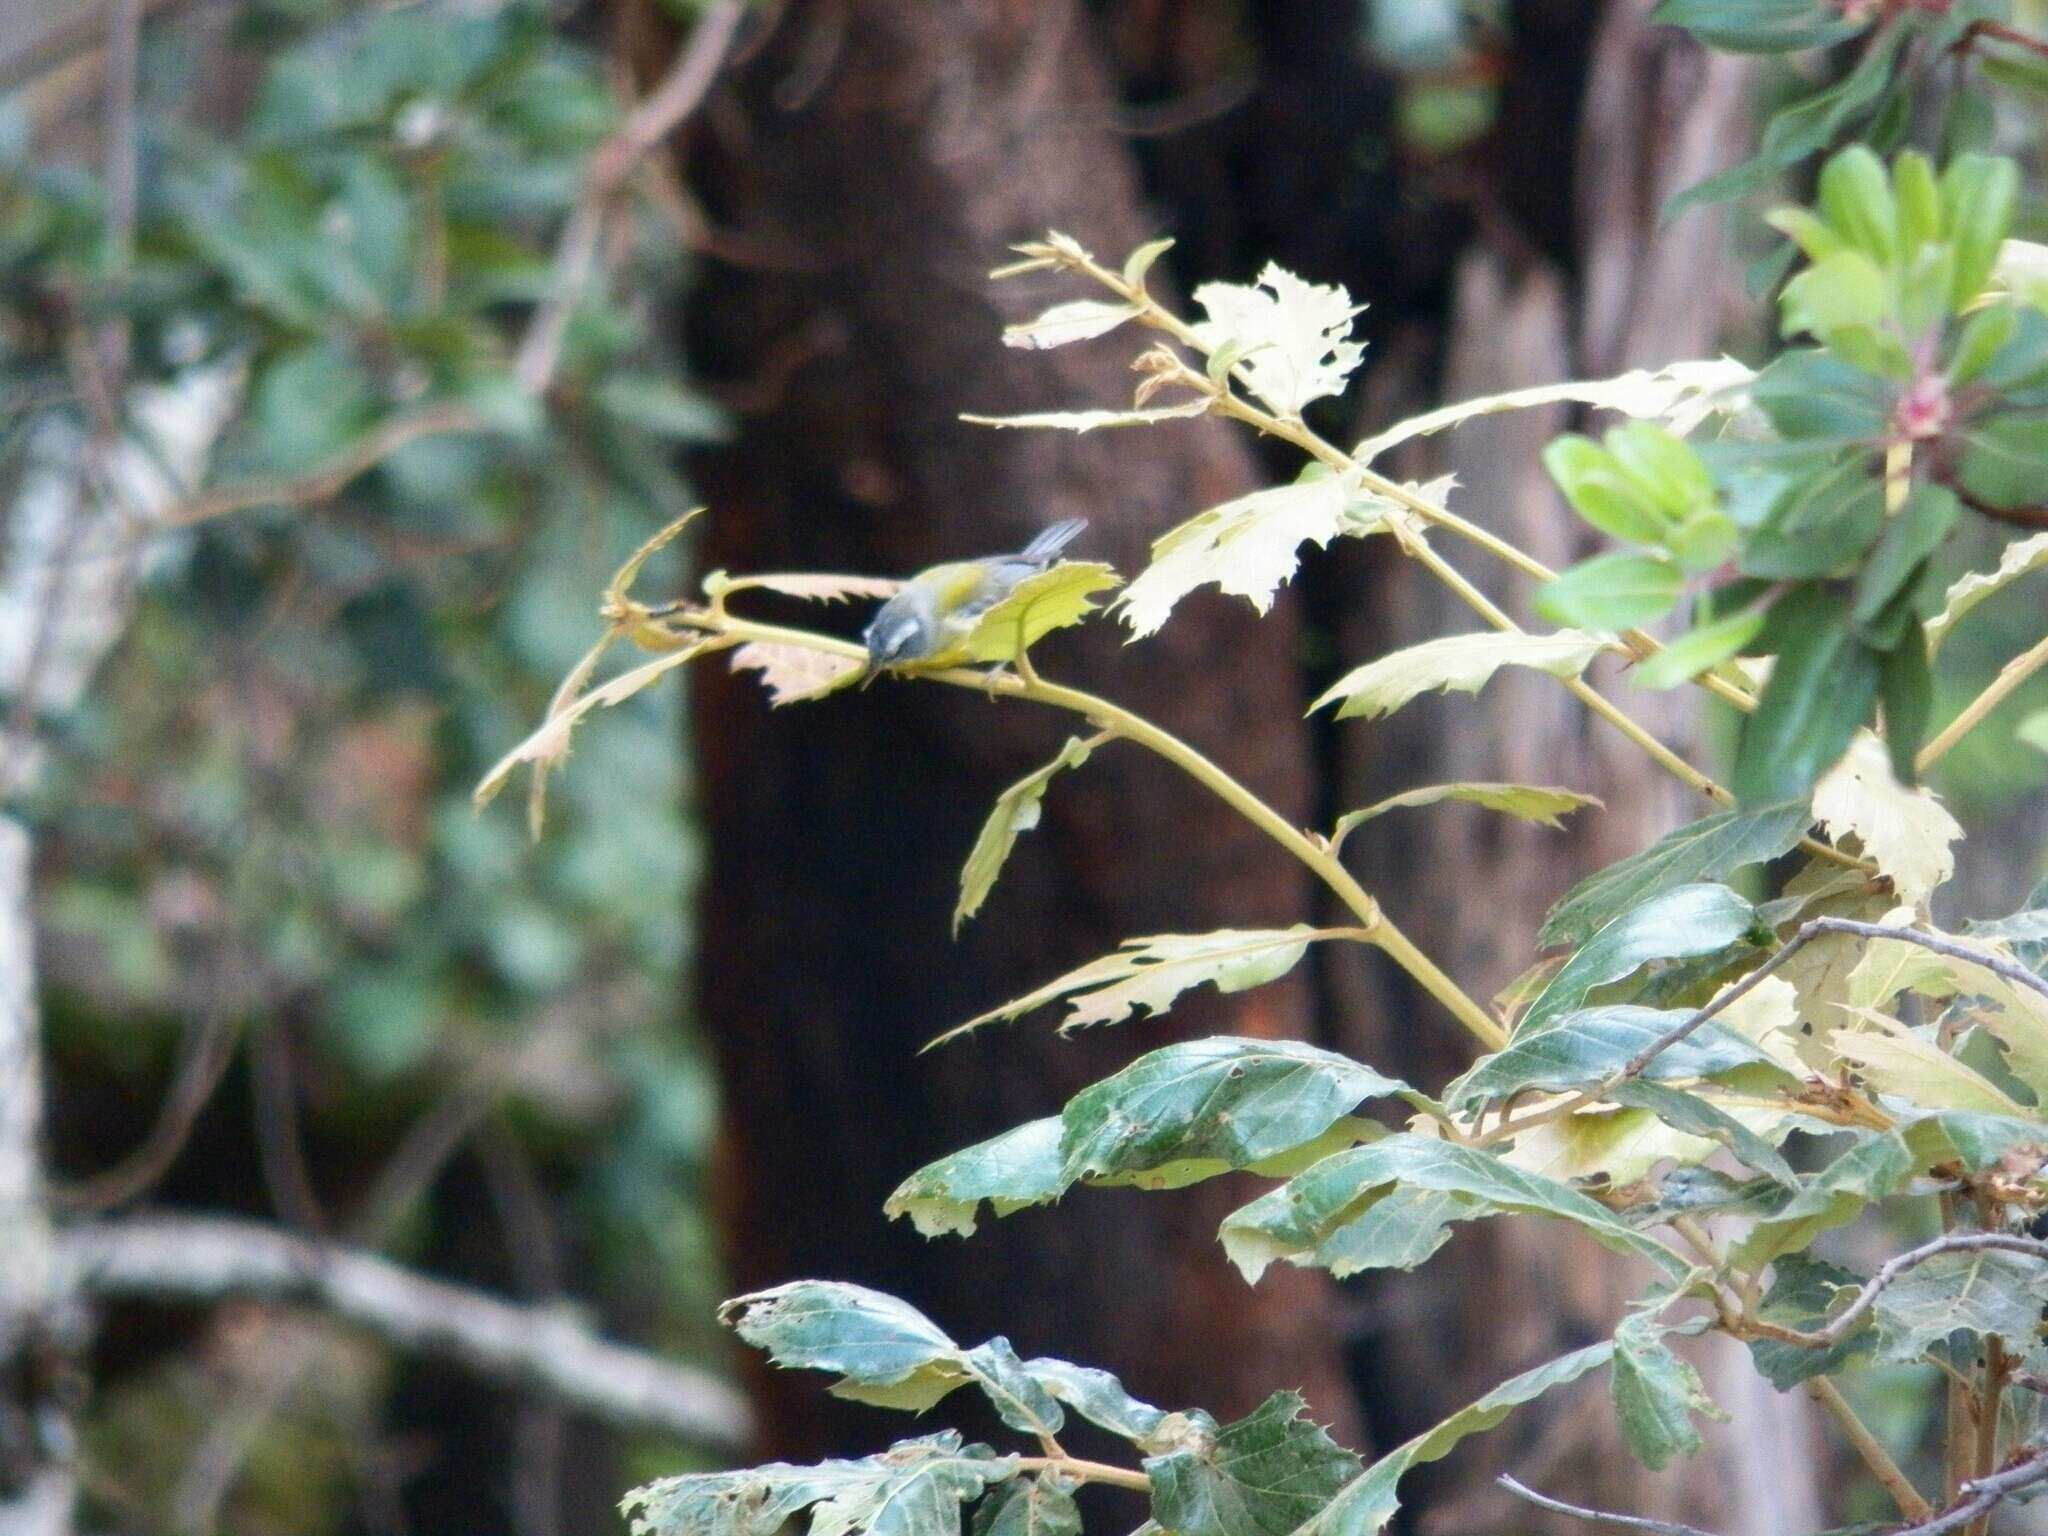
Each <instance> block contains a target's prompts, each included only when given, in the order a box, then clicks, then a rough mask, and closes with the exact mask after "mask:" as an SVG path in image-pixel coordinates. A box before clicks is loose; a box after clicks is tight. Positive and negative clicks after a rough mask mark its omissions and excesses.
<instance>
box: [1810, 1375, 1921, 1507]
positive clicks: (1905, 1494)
mask: <svg viewBox="0 0 2048 1536" xmlns="http://www.w3.org/2000/svg"><path fill="white" fill-rule="evenodd" d="M1806 1395H1807V1396H1808V1397H1810V1398H1812V1399H1813V1400H1814V1401H1815V1402H1816V1403H1819V1404H1820V1405H1821V1407H1823V1408H1825V1409H1826V1410H1827V1411H1828V1416H1829V1417H1830V1418H1832V1419H1833V1420H1834V1421H1835V1423H1836V1425H1837V1426H1838V1427H1839V1428H1840V1429H1841V1431H1842V1433H1843V1435H1844V1436H1845V1437H1847V1439H1848V1441H1849V1444H1850V1445H1852V1446H1854V1447H1855V1448H1856V1454H1857V1455H1858V1456H1861V1457H1862V1458H1863V1465H1864V1466H1866V1467H1868V1468H1869V1469H1870V1475H1871V1476H1872V1477H1874V1478H1876V1479H1877V1480H1878V1482H1880V1483H1882V1484H1883V1485H1884V1491H1885V1492H1886V1493H1888V1494H1890V1495H1891V1496H1892V1502H1893V1503H1894V1504H1896V1505H1898V1507H1899V1513H1900V1514H1902V1515H1904V1516H1905V1517H1906V1518H1907V1519H1908V1520H1925V1519H1927V1518H1929V1517H1930V1516H1931V1515H1933V1513H1934V1506H1933V1505H1932V1504H1929V1503H1928V1502H1927V1500H1926V1499H1925V1498H1923V1497H1922V1496H1921V1494H1920V1490H1919V1489H1918V1488H1915V1487H1914V1486H1913V1482H1912V1479H1910V1478H1909V1477H1907V1476H1906V1474H1905V1473H1904V1472H1902V1471H1900V1470H1899V1464H1898V1463H1897V1462H1896V1461H1894V1460H1892V1453H1891V1452H1890V1451H1888V1450H1886V1449H1885V1448H1884V1442H1882V1441H1881V1440H1879V1439H1878V1438H1877V1436H1875V1435H1873V1434H1872V1433H1871V1432H1870V1427H1869V1426H1868V1425H1867V1424H1865V1423H1864V1422H1863V1420H1862V1419H1860V1418H1858V1417H1857V1416H1856V1410H1855V1409H1854V1408H1852V1407H1850V1406H1849V1400H1848V1399H1847V1398H1846V1397H1844V1396H1842V1393H1841V1390H1840V1389H1839V1388H1838V1387H1836V1385H1835V1384H1834V1383H1833V1382H1832V1381H1829V1380H1828V1379H1827V1377H1825V1376H1812V1377H1809V1378H1807V1382H1806Z"/></svg>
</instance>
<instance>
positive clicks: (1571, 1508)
mask: <svg viewBox="0 0 2048 1536" xmlns="http://www.w3.org/2000/svg"><path fill="white" fill-rule="evenodd" d="M1494 1482H1495V1483H1496V1484H1498V1485H1499V1486H1500V1487H1502V1488H1505V1489H1506V1490H1507V1491H1508V1492H1509V1493H1512V1494H1513V1495H1514V1496H1515V1497H1516V1498H1518V1499H1521V1500H1524V1501H1525V1502H1527V1503H1530V1504H1534V1505H1535V1506H1536V1507H1537V1508H1538V1509H1547V1510H1549V1511H1550V1512H1551V1513H1552V1514H1557V1515H1570V1516H1571V1517H1572V1518H1573V1519H1574V1520H1584V1521H1586V1522H1588V1523H1589V1524H1592V1525H1613V1526H1619V1527H1621V1528H1622V1529H1623V1530H1628V1531H1652V1532H1655V1533H1656V1536H1707V1533H1706V1532H1705V1531H1703V1530H1701V1529H1700V1528H1699V1527H1698V1526H1696V1525H1681V1524H1680V1523H1679V1522H1678V1521H1676V1520H1652V1519H1651V1518H1650V1517H1649V1516H1647V1515H1619V1514H1615V1513H1614V1512H1613V1511H1611V1510H1605V1509H1588V1508H1586V1506H1584V1505H1583V1504H1567V1503H1565V1501H1564V1500H1563V1499H1553V1498H1552V1497H1551V1496H1550V1495H1549V1494H1547V1493H1538V1492H1537V1491H1536V1490H1535V1489H1534V1488H1530V1487H1527V1486H1525V1485H1524V1484H1522V1483H1518V1482H1516V1481H1515V1480H1514V1479H1513V1478H1512V1477H1509V1476H1508V1475H1507V1474H1506V1473H1505V1472H1503V1473H1502V1474H1501V1475H1500V1476H1499V1477H1496V1478H1495V1479H1494Z"/></svg>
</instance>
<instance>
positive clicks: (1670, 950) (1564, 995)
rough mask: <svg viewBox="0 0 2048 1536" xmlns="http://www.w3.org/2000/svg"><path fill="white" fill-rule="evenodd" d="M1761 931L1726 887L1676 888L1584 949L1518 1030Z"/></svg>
mask: <svg viewBox="0 0 2048 1536" xmlns="http://www.w3.org/2000/svg"><path fill="white" fill-rule="evenodd" d="M1756 926H1757V915H1756V908H1755V907H1753V906H1751V905H1750V904H1749V903H1748V902H1747V901H1745V900H1743V899H1742V897H1740V896H1738V895H1736V894H1735V892H1734V891H1732V890H1730V889H1729V888H1728V887H1727V886H1725V885H1720V884H1716V883H1713V882H1708V881H1702V882H1699V883H1697V884H1693V885H1680V886H1674V887H1672V888H1671V889H1669V890H1665V891H1660V892H1658V893H1657V894H1656V895H1654V896H1651V897H1648V898H1646V899H1644V900H1642V901H1640V902H1638V903H1636V904H1635V905H1633V906H1631V907H1630V908H1629V909H1628V910H1626V911H1624V912H1622V913H1621V914H1620V915H1619V916H1618V917H1615V918H1614V919H1612V920H1611V921H1609V922H1608V923H1606V924H1605V925H1604V926H1602V927H1601V928H1600V930H1599V931H1598V932H1596V933H1595V934H1593V936H1592V937H1591V938H1589V939H1587V940H1586V942H1585V943H1583V944H1581V945H1580V946H1579V948H1578V950H1577V951H1576V952H1575V953H1574V954H1573V955H1572V957H1571V959H1570V960H1568V961H1566V962H1565V964H1564V968H1563V969H1562V970H1560V971H1559V972H1558V973H1557V974H1556V975H1555V976H1553V977H1551V979H1550V985H1548V986H1547V987H1545V988H1544V989H1543V991H1542V993H1541V994H1540V995H1539V996H1538V997H1537V999H1536V1001H1534V1002H1533V1003H1531V1004H1530V1005H1529V1009H1528V1011H1527V1012H1526V1013H1524V1014H1523V1015H1522V1018H1521V1022H1520V1023H1519V1024H1517V1025H1516V1033H1517V1035H1521V1034H1524V1033H1527V1032H1530V1031H1533V1030H1537V1029H1541V1028H1542V1027H1543V1025H1544V1024H1545V1023H1546V1022H1547V1021H1548V1020H1551V1019H1554V1018H1556V1017H1558V1016H1559V1015H1560V1014H1563V1013H1566V1012H1568V1011H1570V1010H1571V1009H1574V1008H1577V1007H1579V1006H1580V1005H1581V1004H1582V1003H1584V1002H1585V1001H1586V998H1587V997H1588V995H1590V994H1591V992H1592V991H1593V989H1594V988H1595V987H1602V986H1605V985H1607V984H1608V983H1609V982H1615V981H1620V980H1621V979H1622V978H1623V977H1625V976H1628V975H1630V974H1632V973H1633V972H1635V971H1637V970H1638V969H1640V968H1641V967H1643V966H1645V965H1648V964H1650V963H1651V962H1652V961H1655V960H1682V959H1688V958H1690V957H1692V956H1695V955H1712V954H1718V953H1720V952H1721V951H1722V950H1724V949H1726V948H1728V947H1729V946H1730V945H1731V944H1735V943H1738V942H1739V941H1740V940H1741V939H1742V938H1743V937H1744V936H1745V935H1746V934H1748V933H1749V932H1750V931H1751V930H1752V929H1754V928H1755V927H1756Z"/></svg>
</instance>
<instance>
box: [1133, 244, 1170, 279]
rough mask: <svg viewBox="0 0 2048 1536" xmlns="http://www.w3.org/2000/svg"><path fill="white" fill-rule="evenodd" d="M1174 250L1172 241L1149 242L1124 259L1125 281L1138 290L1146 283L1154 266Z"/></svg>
mask: <svg viewBox="0 0 2048 1536" xmlns="http://www.w3.org/2000/svg"><path fill="white" fill-rule="evenodd" d="M1172 249H1173V241H1172V240H1171V239H1161V240H1147V241H1146V242H1145V243H1144V244H1143V245H1141V246H1139V247H1138V248H1137V249H1136V250H1135V251H1132V252H1131V254H1130V255H1129V256H1127V257H1125V258H1124V281H1125V282H1126V283H1128V284H1130V286H1131V287H1133V288H1136V287H1138V286H1139V285H1140V284H1142V283H1143V282H1144V281H1145V274H1146V273H1148V272H1150V271H1151V270H1152V264H1153V263H1154V262H1156V261H1157V260H1159V258H1160V257H1162V256H1164V255H1165V254H1166V253H1167V252H1168V251H1170V250H1172Z"/></svg>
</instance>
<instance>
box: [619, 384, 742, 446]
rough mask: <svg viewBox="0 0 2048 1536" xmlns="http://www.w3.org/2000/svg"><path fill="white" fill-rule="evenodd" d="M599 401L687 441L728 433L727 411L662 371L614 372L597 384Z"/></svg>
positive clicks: (626, 418)
mask: <svg viewBox="0 0 2048 1536" xmlns="http://www.w3.org/2000/svg"><path fill="white" fill-rule="evenodd" d="M597 404H598V406H599V408H600V409H601V410H603V411H604V412H606V413H607V414H608V415H611V416H614V417H617V418H618V419H619V420H620V421H623V422H626V423H628V424H629V425H632V426H636V427H638V428H640V429H641V430H642V431H643V432H652V433H654V434H655V435H656V436H658V437H666V438H673V439H675V440H676V441H677V442H684V443H715V442H717V441H719V440H720V439H722V438H723V437H725V436H726V435H727V432H728V429H729V425H730V424H729V422H728V421H727V419H726V416H725V414H724V412H722V411H721V410H719V408H718V407H717V406H716V405H715V404H713V403H712V402H711V401H710V400H708V399H706V398H705V397H704V396H702V395H698V394H692V393H691V392H690V391H689V390H687V389H684V388H683V387H682V386H681V385H680V384H678V383H676V381H675V380H674V379H671V378H669V377H667V376H666V375H663V374H659V373H631V372H624V373H613V374H608V375H606V377H605V379H604V381H603V382H602V383H601V384H599V385H598V386H597Z"/></svg>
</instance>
